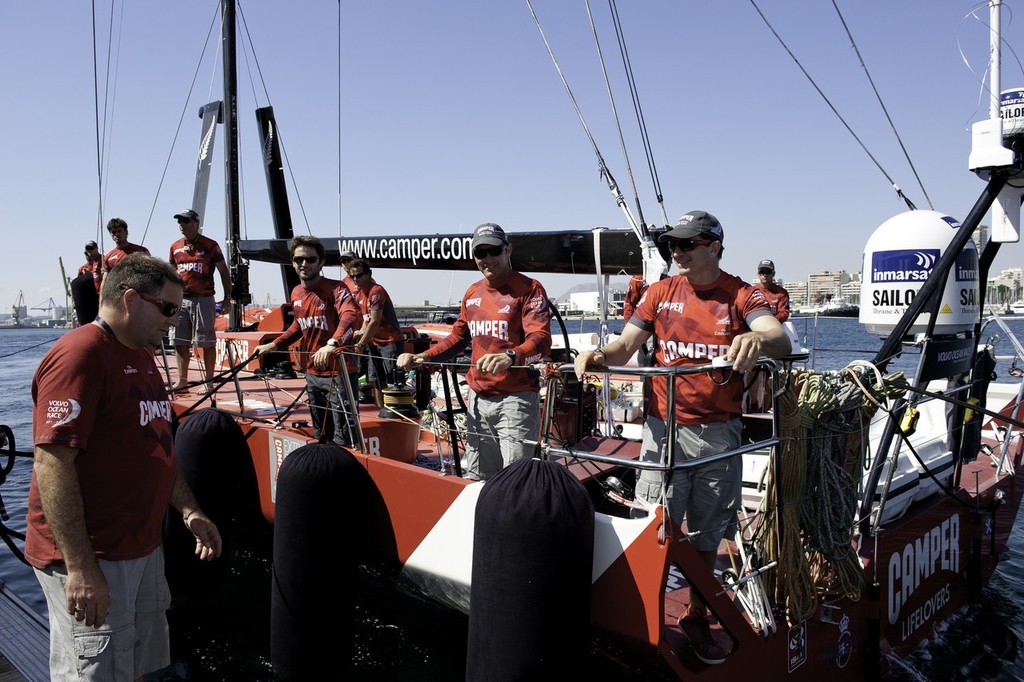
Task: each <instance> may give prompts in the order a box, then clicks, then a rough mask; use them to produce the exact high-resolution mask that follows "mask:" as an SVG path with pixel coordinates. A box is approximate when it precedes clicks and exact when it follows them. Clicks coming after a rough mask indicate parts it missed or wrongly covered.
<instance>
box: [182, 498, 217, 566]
mask: <svg viewBox="0 0 1024 682" xmlns="http://www.w3.org/2000/svg"><path fill="white" fill-rule="evenodd" d="M182 520H183V521H184V522H185V527H186V528H188V529H189V531H190V532H191V533H192V535H194V536H195V538H196V556H197V557H199V559H200V560H201V561H210V560H211V559H213V558H214V557H219V556H220V551H221V548H222V541H221V539H220V531H219V530H217V525H216V524H215V523H214V522H213V521H211V520H210V518H209V517H208V516H207V515H206V514H204V513H203V512H201V511H195V510H194V511H190V512H189V513H188V514H186V515H185V516H184V517H183V519H182Z"/></svg>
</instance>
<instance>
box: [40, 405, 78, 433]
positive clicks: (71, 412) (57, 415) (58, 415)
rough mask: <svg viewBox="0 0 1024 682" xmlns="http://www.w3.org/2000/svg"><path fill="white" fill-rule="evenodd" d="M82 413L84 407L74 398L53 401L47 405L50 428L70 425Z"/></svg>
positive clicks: (47, 418)
mask: <svg viewBox="0 0 1024 682" xmlns="http://www.w3.org/2000/svg"><path fill="white" fill-rule="evenodd" d="M81 413H82V406H81V405H79V404H78V401H77V400H75V399H73V398H68V399H67V400H51V401H50V402H49V403H47V405H46V423H47V424H49V425H50V428H54V427H57V426H63V425H64V424H70V423H71V422H73V421H74V420H75V417H77V416H78V415H80V414H81Z"/></svg>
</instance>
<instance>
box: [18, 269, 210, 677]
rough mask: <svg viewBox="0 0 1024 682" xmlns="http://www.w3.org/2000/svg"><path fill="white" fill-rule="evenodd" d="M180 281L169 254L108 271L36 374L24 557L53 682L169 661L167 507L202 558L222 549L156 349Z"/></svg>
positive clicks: (144, 669) (141, 671)
mask: <svg viewBox="0 0 1024 682" xmlns="http://www.w3.org/2000/svg"><path fill="white" fill-rule="evenodd" d="M182 291H183V283H182V280H181V278H180V277H179V276H178V273H176V272H175V271H174V269H173V268H172V267H170V265H168V264H167V263H166V262H164V261H161V260H157V259H156V258H151V257H149V256H144V255H138V254H134V255H130V256H128V257H126V258H124V259H123V260H121V262H120V263H118V265H117V267H116V268H114V269H113V270H111V271H110V272H109V273H108V274H107V276H106V278H105V279H104V281H103V290H102V291H101V293H100V309H99V316H98V317H97V318H96V320H95V321H94V322H92V323H91V324H86V325H83V326H81V327H79V328H77V329H74V330H72V331H70V332H68V333H67V334H65V335H64V336H63V337H62V338H61V339H60V340H58V341H57V343H55V344H54V346H53V348H52V349H50V351H49V352H48V353H47V354H46V355H45V356H44V357H43V359H42V361H41V362H40V363H39V368H38V369H37V370H36V374H35V377H34V378H33V380H32V401H33V405H34V407H33V414H32V430H33V439H34V443H35V457H34V460H35V461H34V464H33V468H32V480H31V482H30V484H29V498H28V515H27V520H28V528H27V530H26V538H25V558H26V559H27V560H28V562H29V563H30V564H32V566H33V567H34V568H35V573H36V577H37V579H38V580H39V583H40V585H41V586H42V589H43V594H44V596H45V597H46V603H47V606H48V608H49V621H50V676H51V678H52V679H54V680H71V679H74V680H104V681H105V680H130V679H142V676H143V675H145V674H146V673H148V672H152V671H154V670H159V669H161V668H164V667H166V666H167V665H169V663H170V647H169V641H168V628H167V617H166V611H167V608H168V606H169V605H170V593H169V592H168V588H167V581H166V580H165V578H164V555H163V549H162V539H163V537H162V536H163V524H164V516H165V515H166V513H167V508H168V505H170V506H171V507H174V508H175V509H176V510H178V511H179V512H181V514H182V519H183V521H184V523H185V526H186V527H187V528H188V529H189V531H190V532H191V533H192V534H193V535H194V536H195V539H196V544H195V553H196V555H197V556H198V557H199V558H200V559H201V560H209V559H213V558H214V557H216V556H219V555H220V552H221V538H220V534H219V532H218V530H217V527H216V526H215V525H214V523H213V521H211V520H210V519H209V518H208V517H207V516H206V515H205V514H204V513H203V512H202V510H201V509H200V508H199V504H198V503H197V502H196V499H195V496H194V495H193V494H192V491H191V490H190V488H189V485H188V483H187V482H186V480H185V478H184V477H183V476H182V474H181V471H180V470H179V469H178V467H177V464H176V462H175V456H174V444H173V439H172V434H171V421H172V418H173V416H174V413H173V411H172V408H171V403H170V400H169V399H168V396H167V391H166V389H165V387H164V383H163V379H162V378H161V374H160V371H159V369H158V368H157V366H156V363H155V361H154V359H153V346H155V345H157V344H159V343H160V339H161V338H162V336H163V335H164V334H165V333H166V332H167V329H168V327H170V326H171V325H172V324H174V321H175V320H176V319H177V315H178V306H179V305H180V304H181V298H182Z"/></svg>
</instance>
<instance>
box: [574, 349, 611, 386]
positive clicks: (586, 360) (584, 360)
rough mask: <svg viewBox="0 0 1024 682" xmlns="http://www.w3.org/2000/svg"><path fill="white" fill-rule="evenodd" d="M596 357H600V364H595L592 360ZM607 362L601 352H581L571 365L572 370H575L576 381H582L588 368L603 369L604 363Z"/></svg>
mask: <svg viewBox="0 0 1024 682" xmlns="http://www.w3.org/2000/svg"><path fill="white" fill-rule="evenodd" d="M596 357H600V358H601V362H600V363H597V362H595V360H594V358H596ZM607 360H608V358H607V357H605V354H604V353H603V352H602V351H599V350H585V351H583V352H582V353H580V354H579V355H577V356H576V359H575V360H574V361H573V363H572V366H573V369H575V370H576V379H578V380H579V381H583V375H584V374H586V373H587V368H589V367H604V366H605V363H606V362H607Z"/></svg>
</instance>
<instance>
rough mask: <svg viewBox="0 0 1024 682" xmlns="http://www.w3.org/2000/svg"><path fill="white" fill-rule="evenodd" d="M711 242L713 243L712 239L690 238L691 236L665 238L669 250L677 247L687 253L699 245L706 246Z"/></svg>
mask: <svg viewBox="0 0 1024 682" xmlns="http://www.w3.org/2000/svg"><path fill="white" fill-rule="evenodd" d="M710 243H711V240H710V239H689V238H686V239H666V240H665V246H666V247H668V250H669V252H672V251H674V250H676V249H679V250H680V251H683V252H684V253H685V252H686V251H693V250H694V249H695V248H697V247H698V246H705V245H707V244H710Z"/></svg>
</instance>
